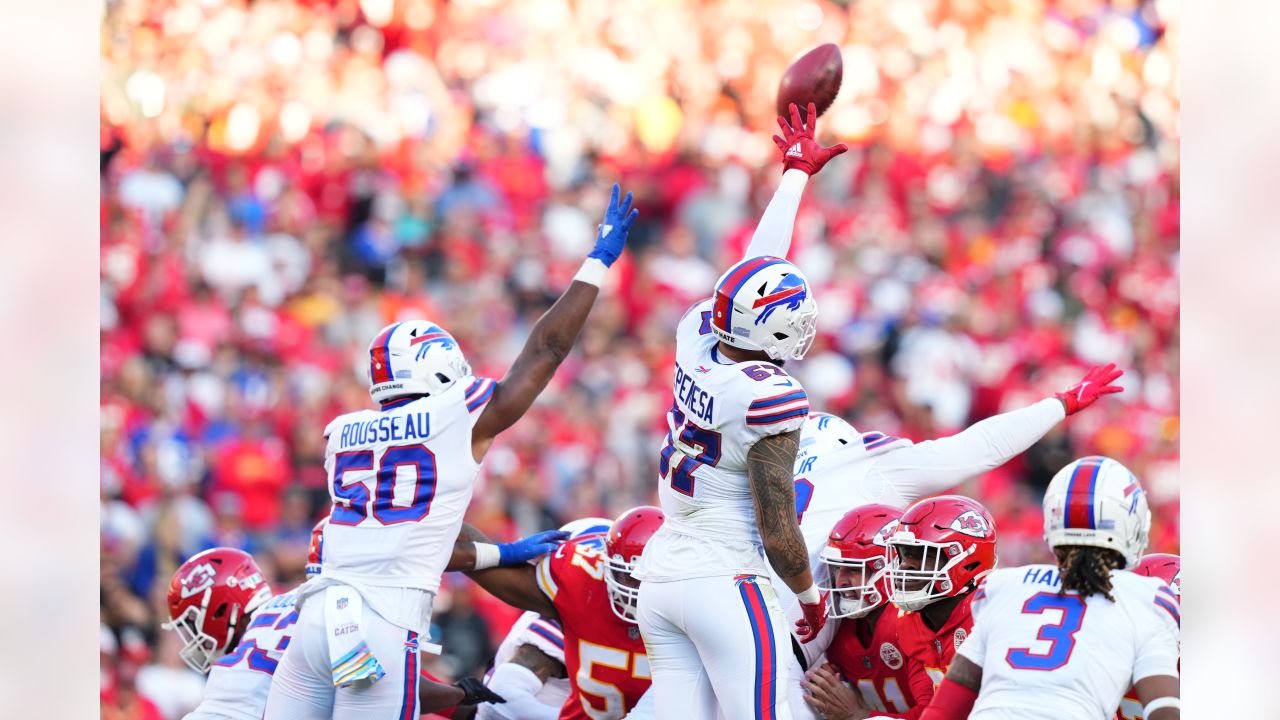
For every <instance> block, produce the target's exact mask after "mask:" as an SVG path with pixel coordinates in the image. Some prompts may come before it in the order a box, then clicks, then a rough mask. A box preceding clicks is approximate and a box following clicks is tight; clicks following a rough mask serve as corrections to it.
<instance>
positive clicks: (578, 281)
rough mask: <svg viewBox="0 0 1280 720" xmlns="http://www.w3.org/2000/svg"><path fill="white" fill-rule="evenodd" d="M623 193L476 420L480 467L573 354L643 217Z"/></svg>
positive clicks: (614, 200)
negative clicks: (497, 440)
mask: <svg viewBox="0 0 1280 720" xmlns="http://www.w3.org/2000/svg"><path fill="white" fill-rule="evenodd" d="M619 192H620V190H619V188H618V185H617V184H614V186H613V193H612V195H611V196H610V198H609V207H608V209H607V210H606V211H605V215H604V222H603V223H602V224H601V225H600V231H599V235H598V236H597V237H596V245H595V248H594V249H593V250H592V251H591V254H590V255H588V256H587V259H586V261H585V262H584V263H583V264H582V269H581V270H579V271H578V274H577V275H575V276H574V278H573V283H572V284H571V285H570V286H569V289H568V290H566V291H565V292H564V294H563V295H561V296H560V299H559V300H557V301H556V303H555V304H554V305H552V306H551V309H550V310H547V312H546V313H544V314H543V316H542V317H541V318H539V319H538V322H537V323H535V324H534V326H533V331H532V332H531V333H529V339H528V340H526V341H525V344H524V349H522V350H521V351H520V355H519V356H517V357H516V360H515V362H514V363H512V365H511V369H510V370H508V371H507V375H506V377H504V378H502V380H501V381H500V382H498V383H497V386H496V387H495V388H494V391H493V397H492V398H491V399H490V400H489V403H488V405H487V406H486V407H485V409H484V411H483V412H482V413H481V415H480V418H479V419H478V420H476V424H475V428H474V429H473V430H472V431H471V452H472V455H473V456H474V457H475V459H476V462H480V461H481V460H482V459H483V458H484V455H485V453H486V452H488V451H489V446H490V445H492V444H493V439H494V438H495V437H497V436H498V434H499V433H501V432H502V431H503V430H506V429H507V428H509V427H511V426H512V425H514V424H515V422H516V421H517V420H519V419H520V418H521V417H522V416H524V414H525V411H527V410H528V409H529V406H530V405H532V404H533V401H534V400H535V399H537V397H538V395H539V393H541V392H542V391H543V389H544V388H546V387H547V383H549V382H550V381H551V376H552V375H554V374H555V372H556V368H558V367H560V363H562V362H564V359H565V358H566V357H568V356H569V351H570V350H572V349H573V344H574V342H576V341H577V339H578V333H579V332H581V331H582V326H583V324H585V323H586V321H587V314H588V313H590V312H591V306H592V305H593V304H594V303H595V301H596V295H598V294H599V293H600V283H601V282H602V281H603V280H604V275H605V272H606V271H607V270H608V268H609V267H610V266H611V265H613V263H614V261H615V260H617V259H618V256H619V255H621V254H622V248H623V245H624V244H625V243H626V239H627V233H628V232H629V231H630V230H631V224H632V223H634V222H635V219H636V216H637V215H639V211H637V210H633V209H632V208H631V193H627V197H626V200H625V201H624V202H621V203H620V202H619V200H618V194H619Z"/></svg>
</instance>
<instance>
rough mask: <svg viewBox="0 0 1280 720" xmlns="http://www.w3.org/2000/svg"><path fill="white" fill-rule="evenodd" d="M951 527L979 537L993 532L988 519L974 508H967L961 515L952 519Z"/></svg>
mask: <svg viewBox="0 0 1280 720" xmlns="http://www.w3.org/2000/svg"><path fill="white" fill-rule="evenodd" d="M951 529H952V530H955V531H956V532H960V533H964V534H965V535H970V536H972V537H977V538H984V537H986V536H987V535H988V534H990V532H991V529H990V528H988V527H987V521H986V520H984V519H983V517H982V516H981V515H979V514H978V513H976V512H974V511H973V510H965V511H964V512H963V513H961V514H960V517H958V518H956V519H955V520H953V521H951Z"/></svg>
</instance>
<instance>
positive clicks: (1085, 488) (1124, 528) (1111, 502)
mask: <svg viewBox="0 0 1280 720" xmlns="http://www.w3.org/2000/svg"><path fill="white" fill-rule="evenodd" d="M1150 531H1151V509H1150V508H1149V507H1148V506H1147V494H1146V493H1145V492H1143V490H1142V485H1140V484H1139V483H1138V479H1137V478H1136V477H1134V475H1133V473H1132V472H1130V471H1129V468H1127V467H1125V466H1124V465H1121V464H1120V463H1118V462H1116V461H1115V460H1112V459H1111V458H1107V457H1101V456H1098V455H1091V456H1089V457H1084V458H1080V459H1079V460H1076V461H1075V462H1073V463H1071V464H1070V465H1067V466H1066V467H1064V468H1062V469H1061V470H1059V471H1058V474H1056V475H1054V476H1053V480H1051V481H1049V488H1048V489H1047V490H1045V493H1044V539H1045V542H1047V543H1049V547H1055V548H1056V547H1058V546H1060V545H1091V546H1094V547H1104V548H1111V549H1112V550H1116V551H1118V552H1119V553H1120V554H1121V555H1123V556H1124V560H1125V567H1126V568H1132V567H1133V566H1135V565H1136V564H1137V563H1138V559H1139V558H1140V557H1141V556H1142V551H1143V550H1145V549H1146V547H1147V533H1149V532H1150Z"/></svg>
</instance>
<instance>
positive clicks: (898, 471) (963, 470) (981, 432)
mask: <svg viewBox="0 0 1280 720" xmlns="http://www.w3.org/2000/svg"><path fill="white" fill-rule="evenodd" d="M1064 417H1066V413H1065V411H1064V410H1063V409H1062V403H1061V402H1059V401H1058V400H1057V398H1046V399H1044V400H1041V401H1040V402H1038V403H1036V404H1034V405H1030V406H1028V407H1024V408H1022V409H1020V410H1013V411H1011V412H1007V413H1001V414H999V415H995V416H993V417H989V418H987V419H986V420H982V421H980V422H976V423H974V424H973V425H971V426H969V427H968V428H966V429H965V430H964V431H962V432H959V433H957V434H955V435H952V436H951V437H946V438H941V439H938V440H928V441H926V442H922V443H917V444H915V445H911V446H910V447H904V448H901V449H898V450H895V451H893V452H890V453H885V455H884V457H883V458H882V459H881V460H880V461H879V462H877V463H876V467H875V468H874V469H873V470H872V472H873V473H877V474H879V475H880V476H881V477H882V478H883V479H884V480H885V482H886V483H887V484H888V485H889V486H890V487H892V488H893V489H894V490H895V491H896V492H897V493H898V495H899V496H900V497H901V499H902V502H903V503H904V504H907V505H909V504H911V503H913V502H915V501H916V500H919V499H920V498H922V497H926V496H928V495H935V494H937V493H940V492H942V491H943V490H946V489H947V488H950V487H954V486H955V485H958V484H960V483H962V482H964V481H965V480H968V479H969V478H971V477H973V476H974V475H978V474H980V473H984V472H986V471H988V470H991V469H992V468H996V467H999V466H1001V465H1003V464H1004V463H1006V462H1008V461H1009V460H1011V459H1013V458H1014V457H1015V456H1017V455H1018V454H1019V453H1021V452H1022V451H1024V450H1026V449H1027V448H1029V447H1031V446H1032V445H1034V444H1035V443H1036V441H1038V440H1039V439H1040V438H1042V437H1044V436H1045V433H1047V432H1049V431H1050V430H1051V429H1053V426H1054V425H1057V424H1058V423H1059V422H1061V421H1062V419H1063V418H1064Z"/></svg>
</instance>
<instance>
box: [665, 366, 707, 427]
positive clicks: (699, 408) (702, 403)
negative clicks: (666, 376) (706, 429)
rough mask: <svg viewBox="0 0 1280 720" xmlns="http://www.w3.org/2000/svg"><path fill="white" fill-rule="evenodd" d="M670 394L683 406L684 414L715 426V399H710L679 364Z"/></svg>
mask: <svg viewBox="0 0 1280 720" xmlns="http://www.w3.org/2000/svg"><path fill="white" fill-rule="evenodd" d="M671 392H672V394H673V395H675V396H676V400H678V401H679V402H680V404H681V405H683V406H684V409H685V413H686V414H689V415H693V416H695V417H697V418H699V419H700V420H702V421H703V422H705V423H708V424H715V419H714V415H715V403H716V399H715V398H713V397H711V393H709V392H707V391H706V390H703V389H702V388H700V387H698V383H696V382H694V381H693V376H692V375H690V374H689V373H687V372H685V371H684V368H682V367H680V364H679V363H677V364H676V382H675V385H673V386H672V389H671Z"/></svg>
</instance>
